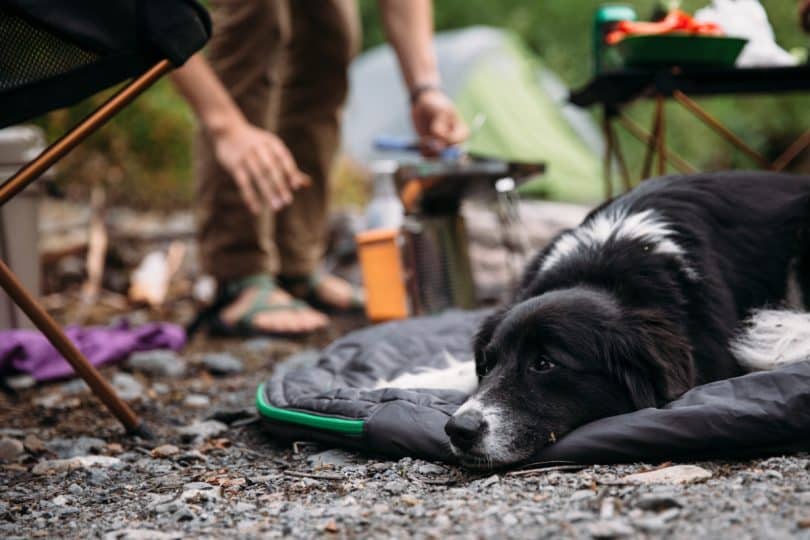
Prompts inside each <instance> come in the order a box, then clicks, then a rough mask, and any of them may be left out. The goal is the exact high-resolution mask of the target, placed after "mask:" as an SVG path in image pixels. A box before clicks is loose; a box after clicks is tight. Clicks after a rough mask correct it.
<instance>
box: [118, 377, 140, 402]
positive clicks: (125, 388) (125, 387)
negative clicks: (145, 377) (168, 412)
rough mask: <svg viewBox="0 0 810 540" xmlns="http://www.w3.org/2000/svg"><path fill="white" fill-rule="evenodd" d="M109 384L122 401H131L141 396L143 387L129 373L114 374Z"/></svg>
mask: <svg viewBox="0 0 810 540" xmlns="http://www.w3.org/2000/svg"><path fill="white" fill-rule="evenodd" d="M110 382H111V384H112V386H113V388H115V391H116V392H118V395H119V396H120V397H121V399H123V400H126V401H133V400H135V399H139V398H141V397H142V396H143V385H142V384H141V383H139V382H138V379H136V378H135V377H133V376H132V375H130V374H129V373H120V372H119V373H116V374H115V375H113V378H112V381H110Z"/></svg>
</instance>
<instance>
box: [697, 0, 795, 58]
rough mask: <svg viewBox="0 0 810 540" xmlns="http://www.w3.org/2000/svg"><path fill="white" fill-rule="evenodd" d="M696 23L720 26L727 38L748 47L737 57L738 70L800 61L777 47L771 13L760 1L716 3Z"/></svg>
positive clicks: (699, 13) (716, 0)
mask: <svg viewBox="0 0 810 540" xmlns="http://www.w3.org/2000/svg"><path fill="white" fill-rule="evenodd" d="M695 20H697V21H700V22H713V23H717V24H719V25H720V26H721V27H722V28H723V31H725V33H726V35H728V36H731V37H741V38H746V39H747V40H748V44H747V45H746V46H745V48H744V49H743V51H742V53H740V56H739V57H738V58H737V66H738V67H769V66H794V65H796V63H797V62H796V59H795V58H794V57H793V56H792V55H791V54H790V53H788V52H787V51H786V50H784V49H783V48H782V47H780V46H779V45H777V43H776V40H775V38H774V34H773V28H771V24H770V23H769V22H768V14H767V13H765V8H763V7H762V4H760V3H759V0H712V3H711V4H710V5H709V6H707V7H705V8H703V9H700V10H698V11H697V12H696V13H695Z"/></svg>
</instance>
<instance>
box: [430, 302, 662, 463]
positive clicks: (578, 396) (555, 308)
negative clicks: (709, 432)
mask: <svg viewBox="0 0 810 540" xmlns="http://www.w3.org/2000/svg"><path fill="white" fill-rule="evenodd" d="M628 324H634V321H633V320H632V318H630V319H628V318H627V317H626V316H625V314H624V313H623V312H622V310H621V309H620V308H619V306H618V305H617V303H616V301H615V300H614V299H613V298H612V297H611V296H610V295H609V294H607V293H603V292H600V291H597V290H595V289H588V288H579V287H576V288H571V289H564V290H559V291H553V292H549V293H546V294H543V295H541V296H538V297H535V298H532V299H530V300H526V301H524V302H521V303H519V304H517V305H514V306H512V307H511V308H510V309H509V310H507V311H502V312H498V313H495V314H494V315H492V316H491V317H490V318H489V319H488V320H487V321H485V322H484V324H483V325H482V327H481V329H480V330H479V333H478V336H477V338H476V344H475V355H476V370H477V372H478V376H479V380H480V383H479V387H478V389H477V391H476V392H475V393H474V394H473V395H472V396H471V397H470V399H469V400H467V402H466V403H464V404H463V405H462V406H461V407H460V408H459V409H458V411H457V412H456V413H455V414H454V415H453V416H452V417H451V419H450V420H449V421H448V423H447V425H446V427H445V431H446V432H447V434H448V435H449V437H450V441H451V444H452V446H451V448H452V450H453V452H454V453H455V454H456V456H457V457H458V458H459V460H460V462H461V463H462V464H463V465H465V466H469V467H497V466H504V465H509V464H514V463H517V462H521V461H525V460H528V459H529V458H531V457H532V455H534V454H535V453H536V452H537V451H538V450H540V449H542V448H543V447H544V446H546V445H548V444H550V443H553V442H555V441H556V440H557V439H558V438H560V437H561V436H563V435H564V434H566V433H567V432H569V431H571V430H572V429H574V428H575V427H577V426H579V425H581V424H584V423H586V422H588V421H591V420H594V419H597V418H601V417H605V416H612V415H616V414H621V413H625V412H629V411H632V410H634V409H637V408H641V407H644V406H654V405H655V404H656V403H657V402H658V401H660V400H661V397H662V394H666V393H667V392H666V389H665V388H664V387H662V386H661V385H658V386H653V383H650V382H648V381H649V380H650V379H652V380H654V379H655V377H654V376H653V377H647V376H648V375H655V374H656V373H655V372H656V369H655V367H654V366H652V365H643V364H642V365H636V366H634V365H633V364H634V362H644V364H652V363H654V359H653V360H650V359H649V358H647V359H645V360H636V361H634V360H633V358H637V359H640V358H642V357H644V356H645V354H644V352H643V350H642V349H643V348H644V347H648V346H649V345H650V343H649V341H651V340H649V339H648V336H647V337H645V336H643V335H640V336H636V337H634V333H633V332H634V331H633V330H632V329H630V328H628V327H627V325H628ZM622 338H626V339H622ZM618 358H622V360H623V361H624V360H626V361H627V364H628V365H627V366H621V367H618V366H616V365H615V364H616V360H617V359H618ZM661 378H662V379H666V377H665V376H662V377H661Z"/></svg>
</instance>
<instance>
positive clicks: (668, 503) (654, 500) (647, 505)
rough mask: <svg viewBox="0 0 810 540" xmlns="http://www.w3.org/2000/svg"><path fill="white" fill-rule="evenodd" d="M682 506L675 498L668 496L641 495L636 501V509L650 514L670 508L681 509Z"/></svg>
mask: <svg viewBox="0 0 810 540" xmlns="http://www.w3.org/2000/svg"><path fill="white" fill-rule="evenodd" d="M682 506H683V504H682V503H681V502H680V501H679V500H678V499H676V498H674V497H672V496H669V495H658V494H655V493H650V494H646V495H642V496H641V497H640V498H639V499H638V501H636V507H637V508H641V509H642V510H649V511H652V512H663V511H664V510H668V509H670V508H681V507H682Z"/></svg>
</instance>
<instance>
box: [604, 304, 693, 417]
mask: <svg viewBox="0 0 810 540" xmlns="http://www.w3.org/2000/svg"><path fill="white" fill-rule="evenodd" d="M625 322H626V323H628V324H627V326H626V328H625V330H624V332H623V335H624V336H627V337H628V339H627V340H623V346H622V347H621V350H620V351H618V353H619V354H618V355H617V356H618V358H617V359H616V360H617V361H616V362H615V364H614V365H615V366H616V370H617V371H618V375H619V376H620V378H621V380H622V382H623V383H624V384H625V386H626V387H627V389H628V391H629V392H630V397H631V399H632V401H633V404H634V405H635V406H636V407H637V408H639V409H642V408H646V407H657V406H661V405H664V404H666V403H669V402H670V401H672V400H673V399H676V398H678V397H680V395H681V394H683V393H684V392H686V391H687V390H689V389H690V388H692V387H693V386H694V384H695V369H694V359H693V358H692V349H691V346H690V345H689V342H688V341H687V340H686V339H685V338H684V337H683V332H681V331H678V329H677V328H676V326H675V325H674V324H673V323H672V322H671V321H669V320H667V319H666V318H665V317H663V316H662V314H661V313H658V312H655V311H648V310H643V311H639V312H636V313H634V314H632V316H630V317H629V318H628V319H627V320H625Z"/></svg>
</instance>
